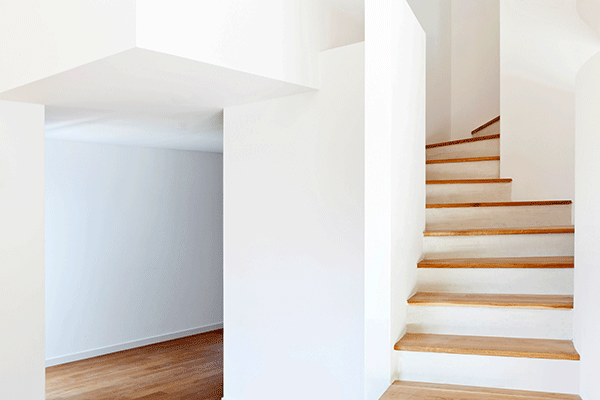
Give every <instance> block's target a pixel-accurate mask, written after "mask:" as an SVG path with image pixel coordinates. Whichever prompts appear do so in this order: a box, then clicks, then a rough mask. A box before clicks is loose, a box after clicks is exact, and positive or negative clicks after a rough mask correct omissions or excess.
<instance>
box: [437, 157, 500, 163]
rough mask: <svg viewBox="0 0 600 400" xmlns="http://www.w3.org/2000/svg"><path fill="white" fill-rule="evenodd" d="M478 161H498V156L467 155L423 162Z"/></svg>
mask: <svg viewBox="0 0 600 400" xmlns="http://www.w3.org/2000/svg"><path fill="white" fill-rule="evenodd" d="M478 161H500V156H490V157H469V158H444V159H441V160H427V161H425V164H449V163H463V162H478Z"/></svg>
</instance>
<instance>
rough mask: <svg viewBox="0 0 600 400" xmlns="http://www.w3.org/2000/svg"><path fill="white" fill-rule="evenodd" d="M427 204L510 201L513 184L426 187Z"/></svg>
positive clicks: (461, 184) (462, 184) (466, 184)
mask: <svg viewBox="0 0 600 400" xmlns="http://www.w3.org/2000/svg"><path fill="white" fill-rule="evenodd" d="M425 186H426V202H427V204H440V203H444V204H445V203H482V202H492V201H510V199H511V187H512V183H511V182H507V183H459V184H454V183H452V184H444V185H431V184H430V185H425Z"/></svg>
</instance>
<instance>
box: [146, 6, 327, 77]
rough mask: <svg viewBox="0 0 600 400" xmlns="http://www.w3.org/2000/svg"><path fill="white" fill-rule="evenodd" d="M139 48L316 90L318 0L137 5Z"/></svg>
mask: <svg viewBox="0 0 600 400" xmlns="http://www.w3.org/2000/svg"><path fill="white" fill-rule="evenodd" d="M136 32H137V37H136V44H137V46H138V47H141V48H144V49H148V50H154V51H159V52H162V53H167V54H172V55H176V56H179V57H185V58H190V59H192V60H196V61H202V62H205V63H209V64H214V65H218V66H223V67H227V68H231V69H235V70H239V71H243V72H249V73H252V74H256V75H260V76H265V77H268V78H274V79H279V80H282V81H286V82H292V83H297V84H301V85H305V86H310V87H315V86H316V85H317V83H318V82H317V79H318V76H317V63H318V45H319V43H318V32H319V15H318V7H317V2H316V1H315V0H290V1H281V0H254V1H240V0H221V1H213V2H207V1H202V2H190V1H188V0H173V1H170V2H168V3H166V2H164V1H160V0H137V1H136Z"/></svg>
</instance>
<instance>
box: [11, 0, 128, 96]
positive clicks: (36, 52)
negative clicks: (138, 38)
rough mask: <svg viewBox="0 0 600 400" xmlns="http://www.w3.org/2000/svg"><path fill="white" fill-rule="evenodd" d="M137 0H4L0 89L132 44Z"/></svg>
mask: <svg viewBox="0 0 600 400" xmlns="http://www.w3.org/2000/svg"><path fill="white" fill-rule="evenodd" d="M135 8H136V1H135V0H103V1H80V0H56V1H46V0H21V1H3V2H2V13H0V54H2V57H1V58H0V77H1V79H0V92H4V91H6V90H8V89H12V88H15V87H18V86H21V85H24V84H27V83H30V82H33V81H36V80H39V79H42V78H46V77H48V76H51V75H55V74H58V73H60V72H63V71H66V70H69V69H71V68H74V67H77V66H80V65H83V64H86V63H89V62H91V61H94V60H98V59H100V58H103V57H106V56H109V55H112V54H115V53H118V52H121V51H124V50H127V49H130V48H132V47H134V46H135V13H136V9H135Z"/></svg>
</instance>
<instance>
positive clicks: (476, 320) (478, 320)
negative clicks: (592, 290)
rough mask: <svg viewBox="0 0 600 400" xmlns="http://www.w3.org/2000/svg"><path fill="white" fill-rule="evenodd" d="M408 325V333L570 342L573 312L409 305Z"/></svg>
mask: <svg viewBox="0 0 600 400" xmlns="http://www.w3.org/2000/svg"><path fill="white" fill-rule="evenodd" d="M407 324H408V326H407V330H408V332H411V333H434V334H442V335H476V336H502V337H519V338H535V339H563V340H571V339H573V311H572V310H534V309H517V308H491V307H437V306H436V307H430V306H412V305H411V306H409V307H408V315H407Z"/></svg>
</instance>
